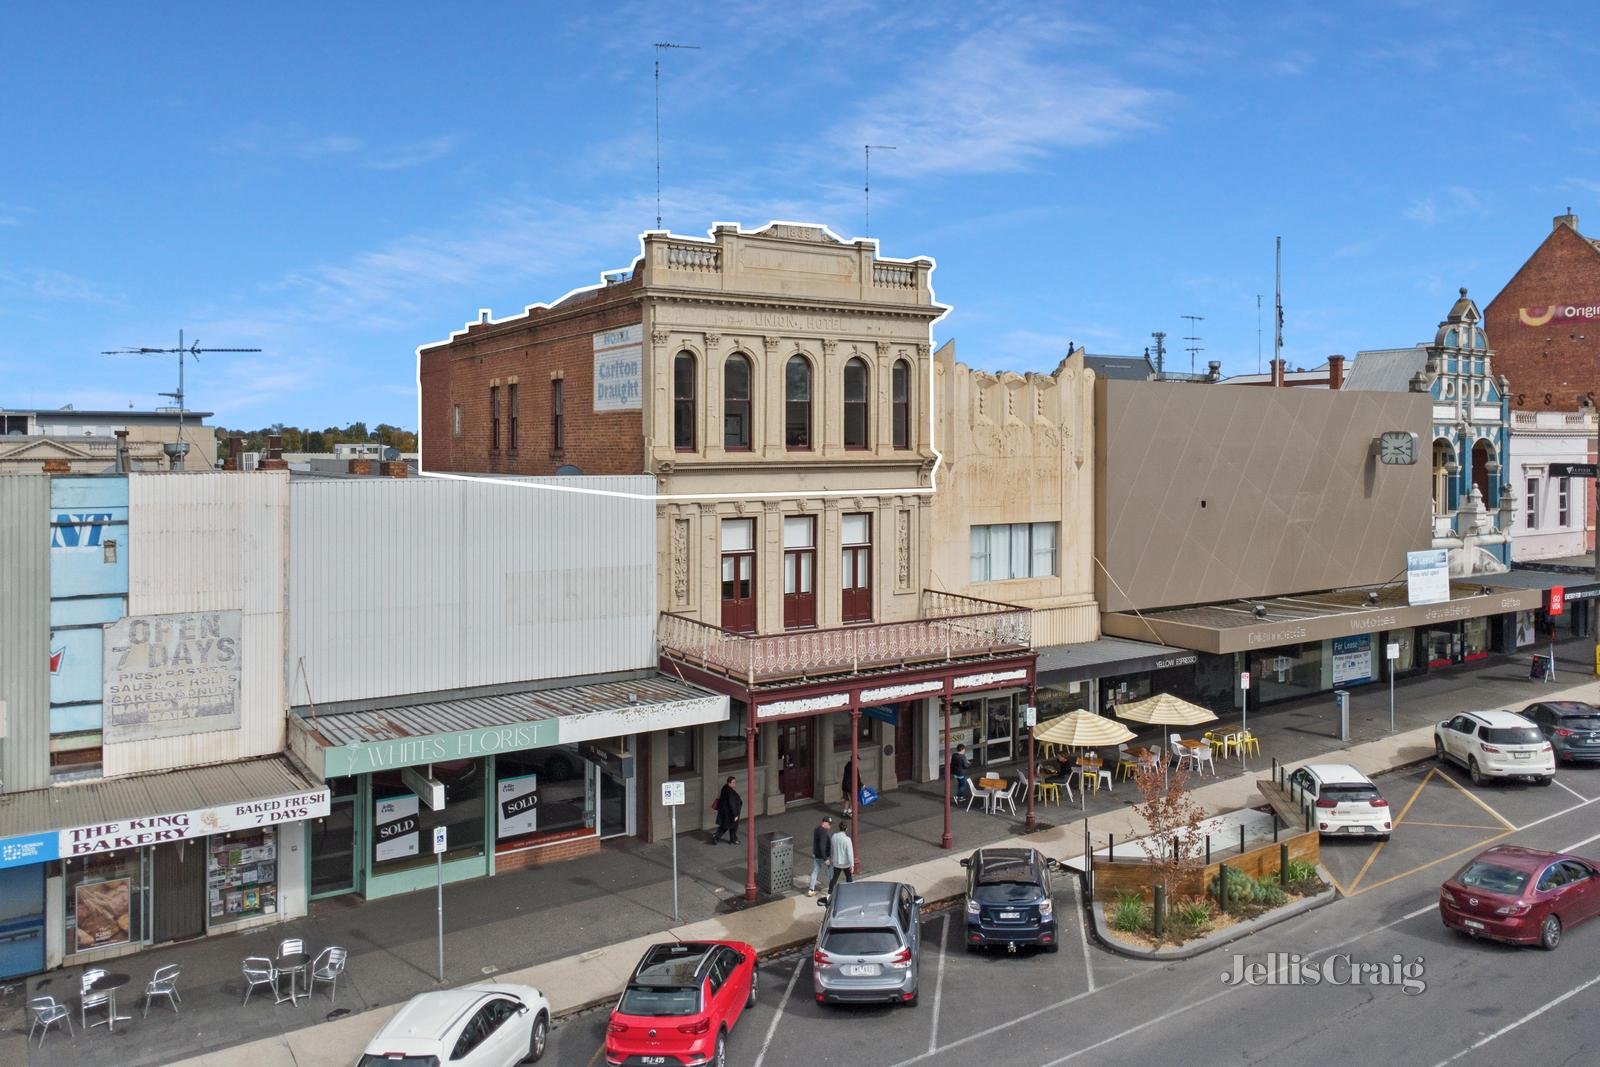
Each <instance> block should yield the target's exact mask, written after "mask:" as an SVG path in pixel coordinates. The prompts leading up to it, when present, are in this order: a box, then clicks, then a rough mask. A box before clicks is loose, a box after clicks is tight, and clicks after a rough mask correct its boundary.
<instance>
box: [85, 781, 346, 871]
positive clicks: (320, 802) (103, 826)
mask: <svg viewBox="0 0 1600 1067" xmlns="http://www.w3.org/2000/svg"><path fill="white" fill-rule="evenodd" d="M326 814H328V791H327V790H326V789H311V790H307V791H306V792H304V793H291V794H288V795H285V796H277V797H263V798H261V799H259V800H246V801H240V802H239V803H237V804H219V805H218V806H216V807H214V808H201V809H199V810H196V811H178V812H173V813H171V814H168V815H152V816H149V817H147V818H142V819H119V820H116V821H114V822H105V823H97V824H95V825H93V826H75V827H72V828H71V829H67V830H62V831H61V832H60V835H59V836H60V844H59V850H60V854H61V855H62V856H90V855H94V854H95V853H99V852H115V851H118V850H119V849H124V848H141V847H143V846H145V845H160V844H165V843H167V842H169V841H187V840H192V839H194V838H199V837H208V836H210V835H211V834H223V833H229V832H231V831H233V830H248V829H252V828H255V827H260V826H275V825H277V824H278V823H285V822H301V821H303V820H305V819H319V818H321V817H322V816H324V815H326Z"/></svg>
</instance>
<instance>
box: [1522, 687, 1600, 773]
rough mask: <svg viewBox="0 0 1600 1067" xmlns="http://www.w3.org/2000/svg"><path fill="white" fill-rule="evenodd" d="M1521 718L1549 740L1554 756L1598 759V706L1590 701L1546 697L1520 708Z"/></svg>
mask: <svg viewBox="0 0 1600 1067" xmlns="http://www.w3.org/2000/svg"><path fill="white" fill-rule="evenodd" d="M1522 717H1523V718H1524V719H1527V720H1528V721H1529V722H1531V723H1533V724H1534V725H1535V726H1537V727H1538V728H1539V732H1540V733H1542V734H1544V736H1545V738H1546V739H1548V740H1549V742H1550V745H1551V747H1552V748H1554V749H1555V753H1556V759H1558V760H1571V761H1572V762H1574V763H1577V762H1579V761H1600V708H1597V707H1595V706H1594V705H1593V704H1584V703H1582V702H1581V701H1577V700H1546V701H1543V702H1541V703H1538V704H1529V705H1528V706H1527V707H1526V708H1523V709H1522Z"/></svg>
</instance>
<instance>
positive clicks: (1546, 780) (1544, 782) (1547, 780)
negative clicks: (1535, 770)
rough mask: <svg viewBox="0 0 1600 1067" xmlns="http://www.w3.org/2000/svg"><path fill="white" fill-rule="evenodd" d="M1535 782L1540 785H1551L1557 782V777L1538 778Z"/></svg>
mask: <svg viewBox="0 0 1600 1067" xmlns="http://www.w3.org/2000/svg"><path fill="white" fill-rule="evenodd" d="M1535 781H1537V782H1538V783H1539V784H1540V785H1549V784H1550V783H1551V782H1553V781H1555V776H1554V775H1552V776H1551V777H1549V778H1537V779H1535Z"/></svg>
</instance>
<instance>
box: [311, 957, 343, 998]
mask: <svg viewBox="0 0 1600 1067" xmlns="http://www.w3.org/2000/svg"><path fill="white" fill-rule="evenodd" d="M349 956H350V953H348V952H346V951H345V950H344V949H342V948H340V947H339V946H338V945H332V946H329V947H328V948H325V949H323V950H322V951H321V952H319V953H318V954H317V958H316V960H314V961H313V962H312V964H311V989H312V990H315V989H316V988H317V983H318V982H327V983H328V986H329V989H328V1000H329V1001H330V1002H331V1001H334V1000H336V999H337V998H338V996H339V976H340V975H341V974H343V973H344V965H345V961H346V960H347V959H348V958H349Z"/></svg>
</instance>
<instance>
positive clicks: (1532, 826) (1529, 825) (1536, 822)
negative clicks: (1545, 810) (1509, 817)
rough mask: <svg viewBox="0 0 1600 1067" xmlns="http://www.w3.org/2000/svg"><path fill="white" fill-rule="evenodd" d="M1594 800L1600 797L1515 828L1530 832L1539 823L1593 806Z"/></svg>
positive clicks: (1598, 798) (1599, 798)
mask: <svg viewBox="0 0 1600 1067" xmlns="http://www.w3.org/2000/svg"><path fill="white" fill-rule="evenodd" d="M1595 800H1600V797H1595V798H1593V799H1591V800H1585V801H1584V802H1583V803H1582V804H1573V805H1571V806H1569V807H1565V808H1562V809H1561V810H1560V811H1553V812H1551V813H1550V814H1549V815H1546V816H1544V817H1543V818H1539V819H1535V820H1533V821H1532V822H1525V823H1523V824H1522V825H1521V826H1519V827H1517V829H1518V830H1519V831H1521V830H1531V829H1533V828H1534V827H1535V826H1538V825H1539V824H1541V823H1547V822H1549V821H1550V820H1551V819H1559V818H1561V816H1563V815H1570V814H1572V813H1573V812H1575V811H1577V810H1578V809H1579V808H1586V807H1588V806H1589V805H1590V804H1593V803H1594V802H1595Z"/></svg>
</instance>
